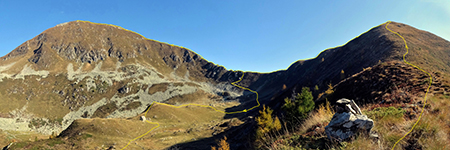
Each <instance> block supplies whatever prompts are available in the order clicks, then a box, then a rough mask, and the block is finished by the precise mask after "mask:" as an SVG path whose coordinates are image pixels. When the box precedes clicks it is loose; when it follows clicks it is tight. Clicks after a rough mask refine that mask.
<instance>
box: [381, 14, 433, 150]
mask: <svg viewBox="0 0 450 150" xmlns="http://www.w3.org/2000/svg"><path fill="white" fill-rule="evenodd" d="M389 23H391V21H387V23H386V26H385V27H386V29H387V30H389V31H390V32H392V33H394V34H396V35H397V36H399V37H400V38H402V40H403V42H404V43H405V48H406V53H405V54H403V61H404V62H405V63H406V64H408V65H410V66H412V67H414V68H416V69H419V70H420V71H422V72H424V73H426V74H427V75H428V76H429V77H430V82H429V84H428V88H427V91H426V93H425V96H424V100H423V101H424V104H426V103H427V95H428V92H429V90H430V87H431V83H432V82H433V78H432V77H431V74H430V73H428V72H426V71H425V70H423V69H421V68H420V67H418V66H416V65H414V64H412V63H410V62H408V61H406V59H405V57H406V55H407V54H408V52H409V51H408V45H407V44H406V40H405V38H403V36H401V35H400V34H398V33H397V32H394V31H392V30H391V29H389V28H388V25H389ZM424 110H425V107H422V111H421V112H420V115H419V118H418V119H417V121H416V123H414V125H413V126H412V128H411V130H409V131H408V132H407V133H406V134H405V135H403V137H402V138H400V139H399V140H398V141H397V142H395V144H394V146H393V147H392V150H394V148H395V146H396V145H397V144H398V143H399V142H400V141H401V140H403V139H404V138H405V137H406V136H407V135H408V134H410V133H411V132H412V131H413V130H414V128H415V127H416V125H417V124H418V123H419V121H420V119H421V118H422V116H423V111H424Z"/></svg>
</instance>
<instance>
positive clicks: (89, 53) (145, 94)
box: [0, 21, 450, 149]
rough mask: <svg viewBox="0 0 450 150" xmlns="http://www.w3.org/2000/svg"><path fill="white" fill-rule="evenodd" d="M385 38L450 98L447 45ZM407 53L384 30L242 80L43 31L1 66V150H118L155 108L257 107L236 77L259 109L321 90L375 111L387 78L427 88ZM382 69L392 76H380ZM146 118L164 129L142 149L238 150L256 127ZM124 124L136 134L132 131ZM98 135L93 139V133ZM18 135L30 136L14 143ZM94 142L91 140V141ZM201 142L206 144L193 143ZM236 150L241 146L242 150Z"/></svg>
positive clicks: (123, 45)
mask: <svg viewBox="0 0 450 150" xmlns="http://www.w3.org/2000/svg"><path fill="white" fill-rule="evenodd" d="M389 28H390V29H391V30H393V31H396V32H398V33H399V34H400V35H402V36H403V37H404V38H405V39H406V42H407V44H408V47H409V54H408V55H407V56H406V59H407V60H408V61H409V62H411V63H413V64H417V65H419V66H421V68H423V69H425V70H427V71H429V72H430V73H431V74H432V75H434V76H436V75H439V76H440V77H439V79H440V82H439V84H436V87H435V88H434V89H439V90H436V91H442V92H449V91H448V90H446V89H448V87H446V83H448V82H446V79H447V78H448V73H450V61H449V60H450V42H448V41H446V40H444V39H442V38H440V37H438V36H436V35H434V34H432V33H429V32H426V31H423V30H418V29H416V28H414V27H411V26H408V25H405V24H401V23H396V22H392V23H390V24H389ZM404 53H405V49H404V43H403V41H402V39H401V38H399V37H398V36H397V35H395V34H393V33H391V32H389V31H388V30H387V29H386V28H385V24H381V25H379V26H376V27H374V28H372V29H370V30H368V31H367V32H365V33H363V34H361V35H360V36H358V37H356V38H354V39H352V40H350V41H349V42H348V43H346V44H345V45H342V46H338V47H334V48H330V49H326V50H324V51H323V52H321V53H320V54H319V55H318V56H317V57H316V58H313V59H309V60H299V61H297V62H295V63H293V64H292V65H291V66H289V68H288V69H287V70H280V71H275V72H271V73H257V72H240V71H233V70H227V69H225V68H224V67H222V66H218V65H215V64H214V63H212V62H209V61H207V60H206V59H204V58H202V57H201V56H200V55H198V54H196V53H195V52H193V51H191V50H189V49H187V48H183V47H180V46H175V45H172V44H167V43H162V42H158V41H154V40H150V39H147V38H145V37H143V36H142V35H140V34H138V33H135V32H133V31H130V30H127V29H124V28H122V27H118V26H114V25H107V24H99V23H91V22H86V21H73V22H67V23H63V24H59V25H57V26H55V27H53V28H50V29H47V30H46V31H44V32H42V33H41V34H39V35H38V36H36V37H34V38H32V39H30V40H28V41H26V42H24V43H23V44H21V45H20V46H18V47H17V48H16V49H14V50H13V51H12V52H10V53H9V54H7V55H5V56H3V57H1V58H0V82H1V84H3V85H4V86H1V87H0V103H2V105H1V106H0V122H4V123H2V124H0V129H1V131H2V132H0V133H3V134H0V136H2V135H4V137H6V138H4V139H5V140H4V141H0V144H2V145H7V144H8V143H9V142H11V140H13V139H14V140H17V141H23V142H24V145H23V146H24V147H28V148H30V146H33V144H31V145H30V143H27V142H26V141H30V139H31V138H36V139H38V141H39V142H35V143H34V144H35V145H36V144H37V145H39V143H41V144H42V143H45V140H39V139H46V138H47V136H48V135H50V134H57V135H58V134H59V137H58V138H56V139H50V141H52V140H53V141H54V140H56V141H58V140H60V141H62V142H64V143H66V144H65V145H64V144H62V145H61V147H58V148H73V149H79V148H86V147H83V145H91V146H92V147H89V148H95V147H96V146H99V145H115V144H112V143H111V137H115V138H116V140H113V141H114V142H113V143H117V146H118V147H123V146H124V145H125V144H127V142H128V140H131V139H133V138H135V137H137V136H139V135H140V134H143V133H145V131H146V130H148V128H149V127H150V126H148V124H147V126H146V125H145V124H146V123H145V122H140V121H139V117H138V116H141V115H143V113H144V112H145V111H146V110H147V109H148V108H149V106H150V105H151V104H152V103H153V102H154V101H155V102H163V103H168V104H174V105H180V104H186V103H197V104H204V105H210V106H214V107H217V108H218V109H220V110H224V111H228V112H231V111H239V110H244V109H248V108H250V107H253V106H255V105H256V104H257V103H256V101H255V98H256V95H255V94H253V93H252V92H248V91H244V90H242V89H240V88H238V87H235V86H233V85H231V84H230V83H231V82H235V81H238V80H239V79H240V77H241V76H242V75H244V76H243V78H242V81H241V82H239V83H238V84H239V85H240V86H243V87H248V88H249V89H252V90H255V91H257V92H258V93H259V99H258V100H259V102H261V104H266V105H269V106H271V107H273V108H275V109H277V108H279V107H280V106H281V104H282V102H283V99H284V98H286V97H291V95H292V94H293V93H296V92H299V91H300V90H301V88H302V87H309V88H310V89H311V90H313V89H314V88H315V87H316V86H317V88H318V89H316V90H313V93H314V96H315V97H317V101H316V103H319V104H320V103H323V102H324V101H325V98H326V100H329V101H331V102H333V101H335V100H336V99H338V98H341V97H347V98H353V99H355V100H357V102H358V103H363V102H364V103H366V102H369V101H370V102H374V101H376V102H381V101H382V98H383V96H384V97H386V93H389V90H388V89H389V87H390V85H391V84H393V83H397V82H394V81H395V80H394V81H392V78H390V77H392V76H394V75H397V76H399V78H401V79H396V80H397V81H405V82H406V80H404V79H406V78H417V81H411V85H416V84H420V82H419V80H421V79H423V78H421V77H420V76H423V74H421V73H420V72H417V71H416V72H415V73H414V74H413V75H417V76H408V73H405V72H407V71H410V70H414V68H408V67H407V66H405V64H403V62H402V56H403V54H404ZM396 64H403V65H396ZM399 66H401V67H400V68H399ZM368 68H370V69H368ZM388 68H393V69H392V71H387V72H386V71H385V72H383V71H384V70H385V69H388ZM405 68H406V69H405ZM399 70H400V71H399ZM405 70H407V71H405ZM380 74H383V75H384V76H388V77H387V78H384V79H385V80H386V82H383V83H385V84H380V85H383V86H380V87H379V88H378V89H377V92H372V91H373V90H372V89H373V88H374V87H377V85H375V84H374V83H376V82H379V81H378V80H376V79H378V78H375V77H374V75H379V76H381V75H380ZM366 78H370V79H371V80H366ZM418 82H419V83H418ZM356 83H358V84H356ZM380 83H381V82H380ZM330 84H331V85H334V88H335V93H334V94H333V95H326V94H323V92H324V91H325V90H327V88H328V86H329V85H330ZM368 84H374V86H366V85H368ZM437 85H439V86H437ZM354 89H360V90H359V91H358V90H354ZM416 90H418V91H420V90H424V89H423V88H417V89H416ZM349 91H350V92H349ZM378 91H380V92H381V93H378ZM321 93H322V94H321ZM388 96H389V95H388ZM151 110H153V111H149V112H150V113H151V116H153V117H152V120H156V121H158V122H161V124H165V125H163V126H162V127H159V128H160V129H158V131H154V133H153V135H152V136H150V138H146V139H145V138H144V139H142V141H141V142H143V143H150V144H155V143H158V142H155V140H156V139H152V138H151V137H153V136H154V135H156V137H163V138H159V140H161V139H167V138H169V137H170V138H176V140H163V141H165V142H159V143H158V144H159V146H156V147H152V148H153V149H162V148H167V147H170V146H171V145H174V144H177V143H183V142H186V143H187V144H184V145H183V144H181V145H179V146H181V147H184V148H186V146H187V147H189V144H190V146H191V148H192V145H194V146H196V147H197V148H198V147H203V148H206V149H208V148H209V147H210V145H208V144H211V141H214V140H211V139H215V138H217V137H218V136H221V135H225V134H227V135H230V136H232V137H233V138H232V140H234V141H237V143H239V141H241V142H242V141H245V140H242V139H244V138H247V137H248V134H249V132H251V128H252V124H254V120H252V119H251V118H252V117H247V116H249V115H250V116H254V115H255V114H256V112H257V110H254V111H249V112H246V113H240V114H234V115H229V114H227V115H225V114H220V113H218V114H215V112H214V111H211V110H205V109H204V108H197V107H189V108H182V109H172V108H166V107H165V106H163V105H161V106H159V105H157V106H156V107H155V108H154V109H151ZM168 112H170V113H168ZM168 114H170V115H168ZM186 114H189V115H186ZM190 114H196V115H190ZM207 114H215V115H207ZM158 116H159V117H158ZM127 118H128V119H127ZM167 118H172V119H167ZM174 118H177V119H178V121H175V120H173V119H174ZM201 118H204V119H201ZM186 122H188V124H189V125H188V126H187V125H186V124H187V123H186ZM125 124H127V125H130V126H133V127H136V128H137V127H139V128H142V129H141V130H135V129H129V128H126V127H125V126H124V125H125ZM103 125H104V127H103V128H95V130H94V129H93V128H90V127H91V126H103ZM207 128H208V129H207ZM100 129H104V130H106V131H104V130H101V131H100ZM206 129H207V130H206ZM11 131H14V133H12V132H11ZM225 131H226V132H225ZM244 131H245V132H244ZM166 132H168V133H171V134H170V135H169V134H166ZM192 132H193V133H194V134H192ZM23 134H25V135H28V136H23V137H19V136H17V135H23ZM100 135H106V136H105V137H102V136H100ZM175 135H177V136H175ZM211 135H214V136H213V137H211ZM91 137H94V138H95V140H89V139H90V138H91ZM198 138H203V140H194V141H193V142H189V141H191V140H192V139H198ZM100 139H101V140H100ZM33 140H34V139H33ZM73 140H75V141H77V140H78V141H79V140H82V141H83V142H84V144H82V145H78V146H81V147H77V146H68V145H69V144H68V143H71V144H73ZM31 141H32V140H31ZM199 141H201V142H199ZM47 142H48V141H47ZM78 144H80V143H78ZM158 144H157V145H158ZM27 145H28V146H27ZM237 145H240V146H244V147H245V146H246V144H245V142H244V143H241V144H237ZM133 146H136V147H135V148H139V147H140V145H139V144H136V145H133ZM247 146H248V144H247ZM147 148H148V147H147Z"/></svg>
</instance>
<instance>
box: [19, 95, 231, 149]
mask: <svg viewBox="0 0 450 150" xmlns="http://www.w3.org/2000/svg"><path fill="white" fill-rule="evenodd" d="M230 105H235V104H233V103H229V104H226V103H221V104H217V107H218V108H219V109H221V110H224V109H225V108H226V107H230ZM223 116H224V114H222V113H220V112H216V111H213V110H212V109H210V108H203V107H197V106H187V107H182V108H173V107H169V106H165V105H154V106H153V107H152V108H151V109H150V110H149V112H148V114H147V118H148V119H149V120H150V121H151V122H158V123H160V127H159V128H156V129H154V130H152V131H151V132H150V133H149V134H148V135H146V136H144V137H142V138H140V139H138V140H136V141H133V142H131V144H130V145H129V146H128V147H127V149H141V148H142V147H143V148H145V149H164V148H167V147H170V146H172V145H174V144H177V143H182V142H189V141H192V140H196V139H201V138H207V137H211V136H212V133H213V132H215V131H216V130H218V129H220V127H218V126H219V125H220V124H222V123H223V122H227V121H231V120H230V119H227V120H224V119H223ZM232 121H233V122H234V123H236V122H237V123H238V124H235V125H239V121H237V120H236V119H233V120H232ZM155 126H156V125H154V124H149V123H146V122H143V121H140V120H139V116H137V117H133V118H129V119H103V118H95V119H79V120H77V121H75V122H74V123H73V124H72V125H71V126H70V127H69V128H68V129H67V130H66V131H64V132H63V133H61V135H60V137H58V138H55V139H47V140H40V141H37V142H22V143H18V144H15V145H14V147H13V148H18V149H20V148H24V149H27V148H34V147H35V148H38V147H39V148H53V149H95V148H101V147H103V148H107V147H109V146H112V145H114V146H115V147H116V148H122V147H124V146H125V145H126V144H127V143H128V142H129V141H130V140H132V139H134V138H136V137H138V136H139V135H142V134H144V133H146V132H147V131H148V130H150V129H151V128H153V127H155ZM55 141H56V143H58V144H51V143H55ZM51 145H52V146H51ZM73 145H75V146H73Z"/></svg>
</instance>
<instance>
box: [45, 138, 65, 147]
mask: <svg viewBox="0 0 450 150" xmlns="http://www.w3.org/2000/svg"><path fill="white" fill-rule="evenodd" d="M57 144H65V142H64V141H62V140H61V139H59V138H56V139H52V140H50V141H49V142H48V143H47V145H48V146H51V147H53V146H55V145H57Z"/></svg>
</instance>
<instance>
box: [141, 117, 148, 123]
mask: <svg viewBox="0 0 450 150" xmlns="http://www.w3.org/2000/svg"><path fill="white" fill-rule="evenodd" d="M139 120H141V121H144V122H145V120H147V119H146V118H145V116H141V118H140V119H139Z"/></svg>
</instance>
